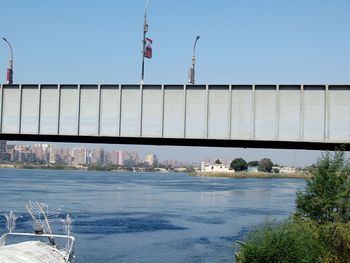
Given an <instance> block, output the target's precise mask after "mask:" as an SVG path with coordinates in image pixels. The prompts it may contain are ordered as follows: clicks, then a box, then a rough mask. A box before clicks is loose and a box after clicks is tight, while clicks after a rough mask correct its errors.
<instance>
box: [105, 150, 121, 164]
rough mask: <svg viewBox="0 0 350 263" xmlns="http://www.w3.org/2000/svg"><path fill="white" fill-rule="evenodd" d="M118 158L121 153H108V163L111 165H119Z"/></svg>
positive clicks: (114, 151)
mask: <svg viewBox="0 0 350 263" xmlns="http://www.w3.org/2000/svg"><path fill="white" fill-rule="evenodd" d="M118 156H119V153H118V151H117V150H113V151H111V152H110V153H108V158H107V159H108V162H109V163H111V164H116V165H117V164H118V163H119V162H118Z"/></svg>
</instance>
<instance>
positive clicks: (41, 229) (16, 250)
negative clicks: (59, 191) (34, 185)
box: [0, 201, 75, 263]
mask: <svg viewBox="0 0 350 263" xmlns="http://www.w3.org/2000/svg"><path fill="white" fill-rule="evenodd" d="M26 207H27V210H28V212H29V214H30V215H31V217H32V218H33V221H34V233H20V232H14V230H15V228H16V219H17V218H18V217H17V216H16V215H15V214H14V213H13V212H12V211H11V212H10V213H9V214H8V215H5V216H6V219H7V224H6V227H7V230H8V233H6V234H4V235H2V236H1V237H0V262H1V263H2V262H3V263H20V262H21V263H44V262H45V263H48V262H50V263H72V262H73V259H74V246H75V238H74V236H72V235H71V229H72V223H73V220H72V218H71V217H70V216H69V215H67V216H66V218H65V219H61V220H60V221H61V222H62V223H63V224H64V227H65V232H66V234H64V235H56V234H53V233H52V228H51V226H50V224H49V221H51V220H53V218H55V217H56V215H58V212H57V211H58V210H53V213H51V212H50V211H48V206H47V205H46V204H45V203H39V202H35V203H34V202H31V201H29V205H27V206H26ZM56 220H57V218H56ZM16 241H17V242H16Z"/></svg>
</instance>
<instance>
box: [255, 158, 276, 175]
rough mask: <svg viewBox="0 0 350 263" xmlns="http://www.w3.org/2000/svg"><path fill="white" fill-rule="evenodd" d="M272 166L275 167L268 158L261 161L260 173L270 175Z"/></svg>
mask: <svg viewBox="0 0 350 263" xmlns="http://www.w3.org/2000/svg"><path fill="white" fill-rule="evenodd" d="M272 166H273V163H272V161H271V160H270V159H268V158H264V159H261V160H260V162H259V166H258V171H259V172H265V173H270V172H271V171H272Z"/></svg>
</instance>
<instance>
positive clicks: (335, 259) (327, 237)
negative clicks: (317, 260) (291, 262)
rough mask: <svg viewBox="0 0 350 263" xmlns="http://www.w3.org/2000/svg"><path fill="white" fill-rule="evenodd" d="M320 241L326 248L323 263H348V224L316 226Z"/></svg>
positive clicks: (349, 239) (349, 251)
mask: <svg viewBox="0 0 350 263" xmlns="http://www.w3.org/2000/svg"><path fill="white" fill-rule="evenodd" d="M317 232H318V235H319V237H320V240H321V241H322V242H323V244H324V246H325V247H327V248H328V250H329V251H328V253H327V254H326V255H325V256H324V258H323V262H327V263H328V262H329V263H330V262H332V263H348V262H349V259H350V222H348V223H327V224H322V225H318V228H317Z"/></svg>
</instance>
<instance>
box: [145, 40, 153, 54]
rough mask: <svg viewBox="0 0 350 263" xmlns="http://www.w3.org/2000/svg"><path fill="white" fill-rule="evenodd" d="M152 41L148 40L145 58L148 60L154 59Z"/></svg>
mask: <svg viewBox="0 0 350 263" xmlns="http://www.w3.org/2000/svg"><path fill="white" fill-rule="evenodd" d="M152 42H153V41H152V39H150V38H146V45H145V53H144V54H145V57H146V58H152Z"/></svg>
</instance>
